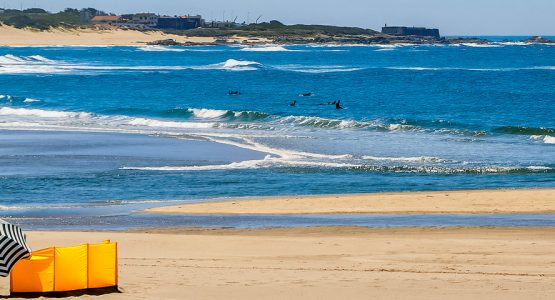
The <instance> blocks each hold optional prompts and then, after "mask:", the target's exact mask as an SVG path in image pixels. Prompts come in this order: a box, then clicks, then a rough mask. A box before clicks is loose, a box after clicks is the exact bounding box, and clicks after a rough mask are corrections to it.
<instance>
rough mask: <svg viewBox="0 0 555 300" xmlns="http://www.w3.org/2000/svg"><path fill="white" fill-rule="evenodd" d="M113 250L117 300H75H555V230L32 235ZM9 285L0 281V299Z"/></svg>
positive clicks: (37, 241) (46, 242)
mask: <svg viewBox="0 0 555 300" xmlns="http://www.w3.org/2000/svg"><path fill="white" fill-rule="evenodd" d="M107 238H109V239H112V240H114V241H117V242H119V247H120V253H119V256H120V261H119V264H120V284H121V288H122V290H123V293H121V294H109V295H103V296H100V297H96V296H83V297H80V299H89V298H94V299H340V298H341V299H553V298H552V297H553V295H554V294H555V250H554V249H555V230H554V229H553V228H473V227H459V228H397V229H394V228H389V229H388V228H382V229H370V228H356V227H314V228H289V229H250V230H249V229H247V230H245V229H186V228H175V229H157V230H152V231H151V232H150V233H145V232H136V233H114V232H104V233H102V232H85V233H80V232H30V233H28V240H29V241H30V243H31V245H32V246H33V247H34V248H35V249H39V248H41V247H48V246H52V245H58V246H65V245H74V244H79V243H86V242H99V241H102V240H104V239H107ZM7 294H8V281H7V280H6V279H2V280H0V295H7Z"/></svg>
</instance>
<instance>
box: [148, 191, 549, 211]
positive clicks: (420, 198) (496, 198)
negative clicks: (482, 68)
mask: <svg viewBox="0 0 555 300" xmlns="http://www.w3.org/2000/svg"><path fill="white" fill-rule="evenodd" d="M147 211H148V212H155V213H169V214H437V213H451V214H494V213H554V212H555V189H537V190H472V191H447V192H416V193H411V192H409V193H375V194H353V195H322V196H291V197H276V198H265V199H257V200H245V199H242V200H228V201H220V202H206V203H196V204H183V205H176V206H168V207H160V208H153V209H149V210H147Z"/></svg>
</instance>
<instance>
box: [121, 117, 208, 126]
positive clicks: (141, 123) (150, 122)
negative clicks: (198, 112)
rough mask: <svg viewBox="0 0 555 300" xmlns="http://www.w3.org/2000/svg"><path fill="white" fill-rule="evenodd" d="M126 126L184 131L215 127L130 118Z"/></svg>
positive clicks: (193, 123)
mask: <svg viewBox="0 0 555 300" xmlns="http://www.w3.org/2000/svg"><path fill="white" fill-rule="evenodd" d="M128 124H129V125H133V126H146V127H157V128H185V129H197V128H213V127H214V126H215V124H214V123H198V122H175V121H161V120H155V119H146V118H131V120H129V122H128Z"/></svg>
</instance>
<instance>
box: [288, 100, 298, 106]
mask: <svg viewBox="0 0 555 300" xmlns="http://www.w3.org/2000/svg"><path fill="white" fill-rule="evenodd" d="M289 106H297V100H293V102H291V104H289Z"/></svg>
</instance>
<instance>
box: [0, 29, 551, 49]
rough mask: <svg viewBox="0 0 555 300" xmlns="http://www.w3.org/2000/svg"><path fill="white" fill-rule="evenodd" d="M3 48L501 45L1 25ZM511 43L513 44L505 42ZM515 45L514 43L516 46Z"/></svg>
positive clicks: (374, 37) (442, 40) (461, 39)
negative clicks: (184, 33)
mask: <svg viewBox="0 0 555 300" xmlns="http://www.w3.org/2000/svg"><path fill="white" fill-rule="evenodd" d="M0 38H1V39H0V46H4V47H33V46H34V47H38V46H44V47H47V46H146V45H154V46H156V45H158V46H212V45H237V44H243V45H250V46H255V45H269V44H273V45H288V44H317V45H368V46H372V45H376V46H380V45H388V46H394V45H461V44H465V45H474V46H476V47H480V46H488V45H490V44H492V43H493V44H495V45H497V44H498V42H494V41H490V40H485V39H481V38H467V37H447V38H440V39H429V38H426V37H412V36H405V37H398V36H388V35H383V34H376V35H368V36H364V35H338V36H332V35H315V36H290V37H289V36H281V35H277V36H273V37H272V36H265V35H264V34H258V35H257V33H256V32H254V33H253V32H245V34H244V35H243V34H242V33H241V32H237V33H233V34H229V35H226V36H203V35H194V33H192V35H179V34H174V33H166V32H163V31H158V30H151V31H139V30H133V29H122V28H116V27H102V28H100V27H98V28H93V27H90V28H63V27H59V28H51V29H49V30H38V29H31V28H23V29H20V28H15V27H11V26H8V25H2V24H0ZM506 42H508V43H513V42H510V41H506ZM519 43H522V44H526V45H533V44H549V45H555V41H553V40H549V39H544V38H541V37H534V38H531V39H528V40H526V41H520V42H519ZM513 44H514V43H513Z"/></svg>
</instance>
